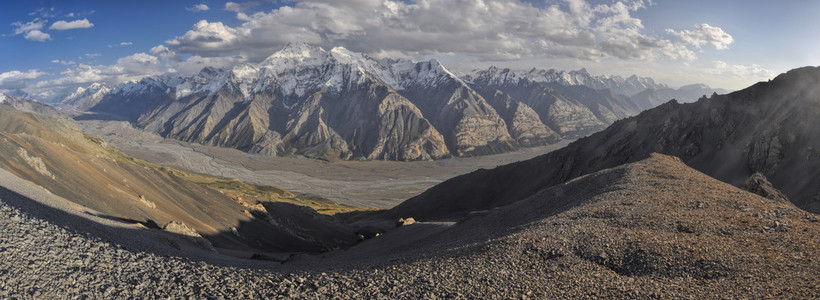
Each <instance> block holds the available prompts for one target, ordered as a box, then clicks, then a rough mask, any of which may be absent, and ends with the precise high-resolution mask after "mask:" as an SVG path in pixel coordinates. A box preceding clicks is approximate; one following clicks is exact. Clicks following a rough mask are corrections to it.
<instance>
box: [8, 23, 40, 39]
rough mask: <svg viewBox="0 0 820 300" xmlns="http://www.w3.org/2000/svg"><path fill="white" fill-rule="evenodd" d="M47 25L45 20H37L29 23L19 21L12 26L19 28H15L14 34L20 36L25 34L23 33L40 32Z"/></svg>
mask: <svg viewBox="0 0 820 300" xmlns="http://www.w3.org/2000/svg"><path fill="white" fill-rule="evenodd" d="M45 24H46V21H45V20H35V21H31V22H27V23H23V22H19V21H18V22H14V23H11V26H14V27H17V28H14V34H15V35H18V34H23V33H26V32H29V31H32V30H40V29H42V28H43V26H45Z"/></svg>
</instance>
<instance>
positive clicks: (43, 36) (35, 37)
mask: <svg viewBox="0 0 820 300" xmlns="http://www.w3.org/2000/svg"><path fill="white" fill-rule="evenodd" d="M23 37H24V38H25V39H27V40H29V41H38V42H45V41H47V40H50V39H51V35H50V34H48V33H45V32H42V31H40V30H37V29H35V30H32V31H29V32H26V34H24V35H23Z"/></svg>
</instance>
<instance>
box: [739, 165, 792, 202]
mask: <svg viewBox="0 0 820 300" xmlns="http://www.w3.org/2000/svg"><path fill="white" fill-rule="evenodd" d="M741 188H742V189H744V190H746V191H749V192H750V193H754V194H757V195H760V196H762V197H763V198H766V199H771V200H775V201H780V202H783V203H789V198H788V197H786V195H783V193H781V192H780V190H778V189H776V188H775V187H774V186H773V185H772V183H771V182H769V180H768V179H766V176H763V174H761V173H760V172H756V173H754V174H752V176H751V177H749V179H747V180H746V182H744V183H743V186H742V187H741Z"/></svg>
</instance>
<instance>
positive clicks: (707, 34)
mask: <svg viewBox="0 0 820 300" xmlns="http://www.w3.org/2000/svg"><path fill="white" fill-rule="evenodd" d="M666 31H667V32H669V33H671V34H673V35H676V36H678V37H679V38H680V40H681V41H682V42H684V43H687V44H691V45H694V46H696V47H698V49H700V48H701V46H703V45H705V44H712V46H715V48H716V49H718V50H724V49H728V48H729V45H730V44H732V43H734V41H735V40H734V38H732V36H731V35H729V34H728V33H726V32H724V31H723V29H721V28H719V27H713V26H709V24H705V23H704V24H699V25H697V26H696V27H695V29H694V30H681V31H675V30H673V29H667V30H666Z"/></svg>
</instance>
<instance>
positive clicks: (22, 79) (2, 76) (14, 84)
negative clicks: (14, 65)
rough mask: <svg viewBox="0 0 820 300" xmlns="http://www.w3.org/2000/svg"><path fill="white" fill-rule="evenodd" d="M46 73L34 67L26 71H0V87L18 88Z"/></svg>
mask: <svg viewBox="0 0 820 300" xmlns="http://www.w3.org/2000/svg"><path fill="white" fill-rule="evenodd" d="M45 75H47V73H45V72H40V71H37V70H34V69H31V70H28V71H18V70H12V71H8V72H3V73H0V88H3V89H19V88H22V87H24V86H25V83H26V82H28V81H30V80H34V79H37V78H40V77H42V76H45Z"/></svg>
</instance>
